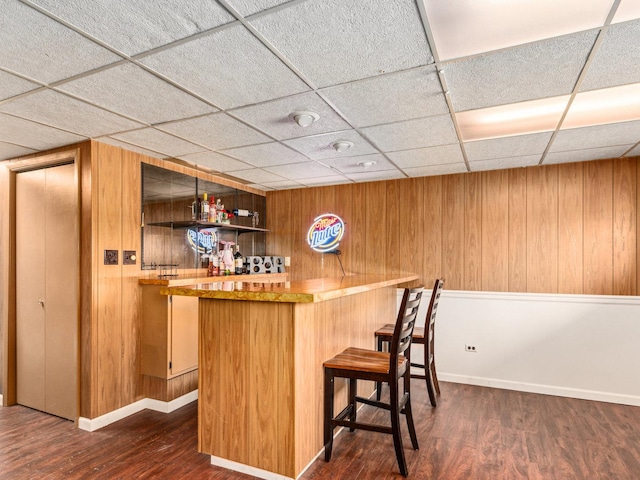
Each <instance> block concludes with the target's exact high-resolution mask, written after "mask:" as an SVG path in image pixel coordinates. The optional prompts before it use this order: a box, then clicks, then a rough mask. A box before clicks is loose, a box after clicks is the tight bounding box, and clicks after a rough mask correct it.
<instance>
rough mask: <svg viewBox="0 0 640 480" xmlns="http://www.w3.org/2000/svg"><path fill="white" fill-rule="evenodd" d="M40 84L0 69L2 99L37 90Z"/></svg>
mask: <svg viewBox="0 0 640 480" xmlns="http://www.w3.org/2000/svg"><path fill="white" fill-rule="evenodd" d="M39 86H40V85H38V84H37V83H33V82H30V81H28V80H24V79H22V78H20V77H17V76H15V75H11V74H10V73H7V72H3V71H2V70H0V100H4V99H6V98H11V97H13V96H15V95H20V94H21V93H25V92H28V91H30V90H35V89H36V88H38V87H39Z"/></svg>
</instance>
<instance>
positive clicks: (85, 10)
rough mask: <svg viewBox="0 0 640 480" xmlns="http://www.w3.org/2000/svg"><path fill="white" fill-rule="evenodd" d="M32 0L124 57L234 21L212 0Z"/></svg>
mask: <svg viewBox="0 0 640 480" xmlns="http://www.w3.org/2000/svg"><path fill="white" fill-rule="evenodd" d="M32 1H33V2H34V3H35V4H37V5H40V6H41V7H43V8H44V9H46V10H47V11H49V12H51V13H53V14H55V15H57V16H58V17H60V18H62V19H64V20H66V21H68V22H69V23H71V24H73V25H75V26H76V27H78V28H80V29H82V30H83V31H85V32H87V33H89V34H90V35H92V36H93V37H95V38H97V39H99V40H101V41H102V42H104V43H106V44H108V45H110V46H111V47H113V48H115V49H117V50H119V51H121V52H124V53H126V54H127V55H135V54H137V53H140V52H144V51H147V50H151V49H152V48H156V47H159V46H161V45H166V44H168V43H171V42H174V41H176V40H179V39H181V38H186V37H189V36H191V35H195V34H197V33H200V32H203V31H206V30H209V29H211V28H214V27H217V26H219V25H223V24H226V23H228V22H231V21H233V20H235V18H234V17H233V16H232V15H231V14H229V13H228V12H227V11H226V10H225V9H224V8H222V7H221V6H220V5H219V4H218V3H217V2H215V1H214V0H195V1H193V0H192V1H189V2H185V1H183V0H155V1H153V2H145V1H131V0H92V1H91V2H77V1H72V2H61V1H59V0H32Z"/></svg>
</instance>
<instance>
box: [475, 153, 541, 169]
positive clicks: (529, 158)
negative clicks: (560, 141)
mask: <svg viewBox="0 0 640 480" xmlns="http://www.w3.org/2000/svg"><path fill="white" fill-rule="evenodd" d="M540 157H541V155H525V156H522V157H509V158H496V159H493V160H481V161H479V162H469V167H470V168H471V171H472V172H483V171H485V170H501V169H505V168H520V167H530V166H533V165H538V163H540Z"/></svg>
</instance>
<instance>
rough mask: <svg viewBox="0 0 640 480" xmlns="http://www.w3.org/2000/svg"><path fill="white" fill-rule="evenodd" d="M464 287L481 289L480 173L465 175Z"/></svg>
mask: <svg viewBox="0 0 640 480" xmlns="http://www.w3.org/2000/svg"><path fill="white" fill-rule="evenodd" d="M465 177H466V178H465V180H466V182H465V200H464V204H465V209H464V252H465V256H466V261H465V263H464V289H465V290H481V289H482V173H479V172H474V173H469V174H468V175H466V176H465Z"/></svg>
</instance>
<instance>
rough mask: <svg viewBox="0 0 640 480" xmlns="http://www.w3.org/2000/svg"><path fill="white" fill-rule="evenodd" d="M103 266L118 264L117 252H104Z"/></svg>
mask: <svg viewBox="0 0 640 480" xmlns="http://www.w3.org/2000/svg"><path fill="white" fill-rule="evenodd" d="M104 264H105V265H117V264H118V250H105V251H104Z"/></svg>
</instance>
